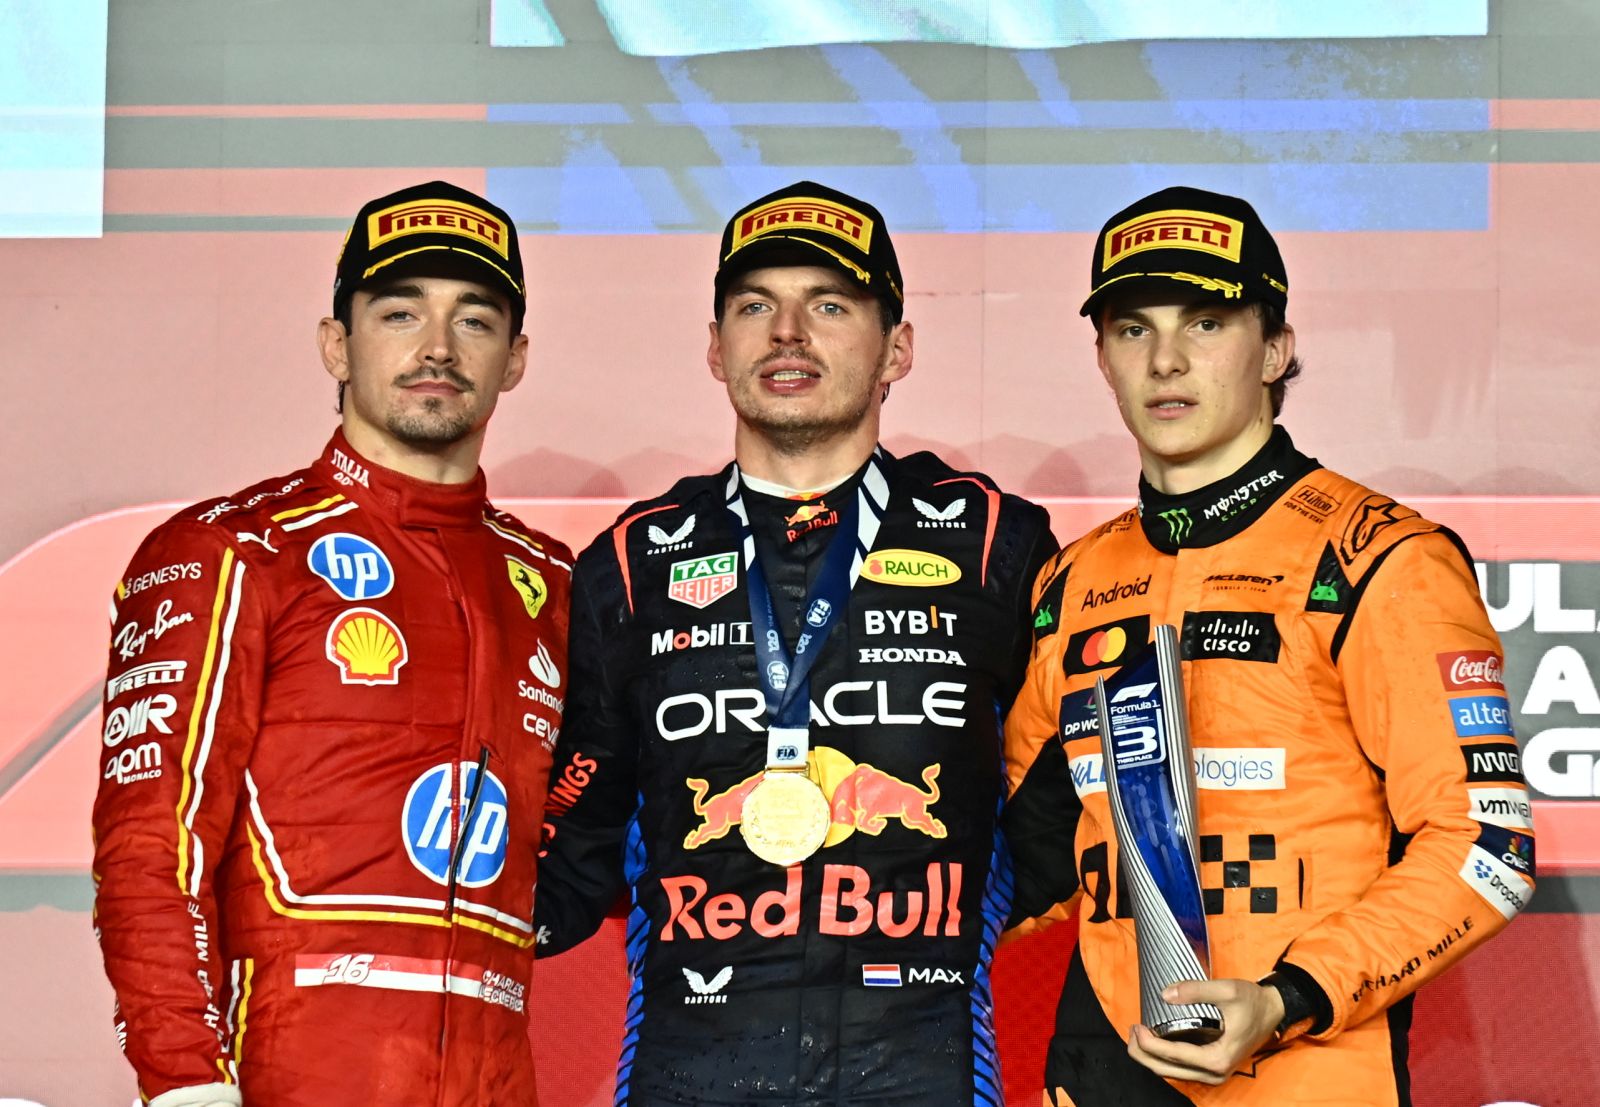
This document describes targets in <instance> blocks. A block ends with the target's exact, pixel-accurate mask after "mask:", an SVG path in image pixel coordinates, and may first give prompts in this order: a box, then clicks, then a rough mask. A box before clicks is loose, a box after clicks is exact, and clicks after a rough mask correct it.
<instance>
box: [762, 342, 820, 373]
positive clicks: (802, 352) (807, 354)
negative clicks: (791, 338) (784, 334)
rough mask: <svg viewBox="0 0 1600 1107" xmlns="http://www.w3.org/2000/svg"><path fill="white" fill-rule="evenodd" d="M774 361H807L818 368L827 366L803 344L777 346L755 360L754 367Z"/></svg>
mask: <svg viewBox="0 0 1600 1107" xmlns="http://www.w3.org/2000/svg"><path fill="white" fill-rule="evenodd" d="M774 361H808V362H810V363H811V364H812V365H815V366H816V367H817V368H818V369H826V368H827V365H825V364H824V363H823V361H822V359H821V358H819V357H818V356H817V355H816V354H813V353H812V352H811V351H810V350H808V349H806V348H805V347H804V346H779V347H778V348H777V349H775V350H773V351H772V352H771V353H770V354H767V355H766V356H765V357H763V358H761V359H760V360H759V361H757V362H756V364H755V367H756V368H757V369H760V368H762V367H763V366H766V365H770V364H772V363H773V362H774Z"/></svg>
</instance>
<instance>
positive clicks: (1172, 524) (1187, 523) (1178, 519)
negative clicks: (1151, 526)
mask: <svg viewBox="0 0 1600 1107" xmlns="http://www.w3.org/2000/svg"><path fill="white" fill-rule="evenodd" d="M1159 517H1160V518H1162V519H1165V520H1166V521H1167V541H1169V542H1171V543H1172V544H1173V545H1174V546H1181V545H1182V544H1183V540H1184V539H1185V538H1187V537H1189V532H1190V531H1192V530H1194V520H1193V519H1192V518H1190V517H1189V509H1188V508H1186V507H1174V508H1171V509H1169V510H1167V511H1163V512H1162V513H1161V515H1160V516H1159Z"/></svg>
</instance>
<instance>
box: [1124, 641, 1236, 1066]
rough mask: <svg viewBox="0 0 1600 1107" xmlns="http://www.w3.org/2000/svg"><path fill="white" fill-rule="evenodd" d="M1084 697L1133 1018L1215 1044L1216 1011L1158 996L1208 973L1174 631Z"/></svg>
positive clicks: (1176, 1036) (1173, 1035)
mask: <svg viewBox="0 0 1600 1107" xmlns="http://www.w3.org/2000/svg"><path fill="white" fill-rule="evenodd" d="M1094 699H1095V708H1096V710H1097V711H1098V713H1099V717H1100V735H1101V747H1102V749H1103V751H1104V753H1103V759H1104V763H1105V778H1106V795H1107V797H1108V798H1109V799H1110V801H1111V824H1112V829H1113V830H1114V831H1115V833H1116V836H1117V852H1118V854H1119V855H1120V856H1121V864H1122V872H1123V876H1124V879H1126V880H1127V882H1128V887H1129V889H1130V891H1131V894H1132V898H1133V924H1134V932H1135V934H1136V936H1137V942H1138V949H1139V1007H1140V1017H1141V1020H1142V1021H1143V1022H1144V1024H1145V1025H1146V1026H1148V1027H1149V1028H1150V1029H1151V1030H1153V1031H1155V1032H1156V1033H1157V1034H1159V1035H1160V1036H1161V1037H1163V1038H1168V1039H1172V1040H1176V1041H1184V1042H1195V1043H1202V1044H1203V1043H1205V1042H1210V1041H1215V1040H1216V1039H1217V1038H1218V1037H1219V1036H1221V1034H1222V1012H1221V1011H1219V1010H1218V1009H1217V1008H1216V1007H1213V1006H1212V1005H1211V1004H1209V1003H1202V1004H1187V1005H1174V1004H1171V1003H1167V1002H1165V1001H1163V1000H1162V998H1161V992H1162V990H1163V989H1165V988H1166V987H1167V986H1168V985H1169V984H1174V983H1176V982H1178V981H1180V980H1205V979H1208V978H1209V976H1210V967H1211V957H1210V947H1209V944H1208V941H1207V937H1206V916H1205V910H1204V908H1203V907H1202V905H1201V899H1200V865H1199V860H1198V856H1197V851H1196V849H1195V837H1196V829H1195V827H1196V821H1195V795H1194V793H1195V783H1194V760H1193V758H1192V756H1191V754H1190V752H1189V720H1188V715H1187V713H1186V712H1185V710H1184V699H1183V675H1182V672H1181V671H1180V669H1179V667H1178V635H1177V631H1176V630H1175V629H1174V628H1173V627H1171V626H1157V627H1156V628H1155V641H1154V642H1153V643H1152V644H1151V645H1149V646H1146V647H1145V648H1144V649H1143V650H1142V651H1140V652H1139V653H1138V654H1137V655H1135V657H1134V658H1133V660H1131V661H1129V662H1128V664H1127V665H1125V666H1123V667H1122V668H1121V669H1119V670H1118V671H1117V672H1116V673H1115V674H1113V675H1112V677H1111V678H1110V679H1109V680H1107V679H1105V678H1103V677H1102V678H1100V679H1098V680H1096V681H1095V686H1094Z"/></svg>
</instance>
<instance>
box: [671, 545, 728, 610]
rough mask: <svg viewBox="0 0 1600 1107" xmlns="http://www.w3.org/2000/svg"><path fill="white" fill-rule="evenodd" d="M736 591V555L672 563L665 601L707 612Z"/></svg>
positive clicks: (695, 558) (713, 555)
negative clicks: (669, 600) (684, 604)
mask: <svg viewBox="0 0 1600 1107" xmlns="http://www.w3.org/2000/svg"><path fill="white" fill-rule="evenodd" d="M737 587H739V555H738V554H736V553H733V552H731V551H730V552H729V553H721V554H712V555H711V556H710V557H692V558H690V559H689V560H687V561H674V562H673V563H672V568H671V576H670V578H669V579H668V581H667V597H668V598H669V599H674V600H677V601H678V602H679V603H686V604H688V605H689V606H690V607H697V608H707V607H710V606H711V605H712V604H713V603H716V602H717V601H718V600H720V599H721V598H722V597H723V596H726V595H727V594H728V593H729V592H732V591H733V590H734V589H735V588H737Z"/></svg>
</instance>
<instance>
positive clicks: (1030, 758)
mask: <svg viewBox="0 0 1600 1107" xmlns="http://www.w3.org/2000/svg"><path fill="white" fill-rule="evenodd" d="M1069 554H1070V550H1069V551H1068V552H1067V553H1062V554H1059V555H1057V556H1056V557H1053V558H1051V559H1050V560H1048V561H1047V562H1045V564H1044V567H1043V568H1042V569H1041V570H1040V572H1039V574H1038V576H1037V578H1036V580H1035V583H1034V588H1033V616H1032V620H1031V621H1032V624H1033V639H1034V643H1033V652H1032V654H1031V656H1030V657H1029V660H1028V670H1027V674H1026V676H1025V677H1024V679H1023V684H1022V690H1021V691H1020V692H1019V693H1018V694H1017V698H1016V702H1015V703H1014V704H1013V705H1012V707H1011V712H1010V714H1009V715H1007V716H1006V722H1005V754H1006V774H1007V777H1008V782H1009V787H1010V796H1009V798H1008V799H1007V800H1006V806H1005V810H1004V811H1003V812H1002V813H1001V826H1002V828H1003V829H1004V831H1005V836H1006V842H1007V845H1008V846H1009V847H1010V849H1011V860H1012V865H1013V872H1014V879H1015V881H1016V890H1015V893H1014V895H1013V898H1012V907H1011V917H1010V920H1009V921H1008V923H1007V925H1008V926H1010V927H1014V928H1018V929H1017V931H1016V933H1015V934H1014V935H1012V936H1013V937H1016V936H1020V935H1022V934H1027V933H1032V932H1033V931H1036V930H1042V929H1044V927H1046V926H1048V925H1049V924H1050V923H1052V922H1054V921H1056V920H1058V919H1064V918H1067V917H1068V916H1069V915H1070V914H1071V912H1072V910H1073V907H1074V904H1075V901H1076V898H1077V895H1078V892H1079V891H1080V886H1079V881H1078V859H1077V852H1076V845H1075V842H1076V836H1077V826H1078V817H1079V815H1081V814H1082V812H1083V806H1082V804H1081V803H1080V801H1079V799H1078V791H1077V789H1076V788H1074V787H1073V784H1072V773H1071V771H1070V769H1069V768H1068V764H1067V755H1066V749H1065V747H1064V746H1063V744H1062V742H1061V740H1060V738H1059V735H1058V725H1057V713H1058V708H1059V704H1060V702H1061V687H1060V685H1061V675H1062V674H1061V664H1060V660H1059V650H1058V649H1057V648H1056V642H1055V636H1056V630H1057V629H1058V628H1059V626H1060V620H1061V610H1060V607H1061V596H1062V592H1063V589H1064V587H1065V584H1066V578H1067V573H1068V570H1069V568H1070V565H1071V563H1070V558H1069Z"/></svg>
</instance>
